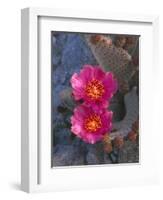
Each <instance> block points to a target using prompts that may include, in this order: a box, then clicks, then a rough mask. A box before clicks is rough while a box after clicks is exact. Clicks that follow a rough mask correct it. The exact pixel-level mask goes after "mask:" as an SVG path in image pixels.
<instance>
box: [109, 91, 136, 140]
mask: <svg viewBox="0 0 163 200" xmlns="http://www.w3.org/2000/svg"><path fill="white" fill-rule="evenodd" d="M136 90H137V89H136V87H134V88H133V89H132V90H131V91H130V92H129V93H127V94H126V95H125V97H124V101H125V108H126V115H125V117H124V119H123V120H122V121H120V122H116V123H114V124H113V130H115V131H113V132H112V133H111V134H110V137H111V139H114V138H116V137H119V136H122V137H126V136H127V135H128V134H129V133H130V132H131V131H132V128H133V124H134V123H135V122H136V121H137V120H138V117H139V100H138V95H137V92H136Z"/></svg>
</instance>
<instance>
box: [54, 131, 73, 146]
mask: <svg viewBox="0 0 163 200" xmlns="http://www.w3.org/2000/svg"><path fill="white" fill-rule="evenodd" d="M53 134H54V136H55V137H54V144H64V145H67V144H69V145H70V144H71V143H72V140H71V132H70V130H69V129H68V128H58V129H56V130H54V133H53Z"/></svg>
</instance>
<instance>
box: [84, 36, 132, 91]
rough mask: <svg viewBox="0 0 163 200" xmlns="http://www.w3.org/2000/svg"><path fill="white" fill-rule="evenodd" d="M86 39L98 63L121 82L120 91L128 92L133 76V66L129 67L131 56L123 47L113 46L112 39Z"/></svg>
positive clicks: (99, 37) (95, 37)
mask: <svg viewBox="0 0 163 200" xmlns="http://www.w3.org/2000/svg"><path fill="white" fill-rule="evenodd" d="M85 39H86V41H87V44H88V46H89V47H90V48H91V50H92V53H93V55H94V56H95V58H96V60H97V61H98V63H99V64H100V65H101V66H102V67H104V69H105V70H106V71H112V72H113V73H114V74H115V76H116V78H117V79H118V81H119V87H120V88H119V89H120V90H124V88H125V89H126V90H128V81H129V80H130V78H131V76H132V75H133V69H132V67H131V66H132V65H131V66H130V65H128V64H129V63H130V62H131V60H132V58H131V55H130V54H129V53H128V52H127V51H126V50H125V49H123V48H122V47H121V46H120V47H117V46H115V45H114V44H113V42H112V40H111V38H109V37H105V36H103V35H86V36H85Z"/></svg>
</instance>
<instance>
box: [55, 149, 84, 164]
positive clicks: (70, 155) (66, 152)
mask: <svg viewBox="0 0 163 200" xmlns="http://www.w3.org/2000/svg"><path fill="white" fill-rule="evenodd" d="M83 164H84V157H83V154H82V153H81V152H80V149H79V147H78V148H77V147H76V146H73V145H56V147H55V148H54V153H53V166H54V167H55V166H72V165H83Z"/></svg>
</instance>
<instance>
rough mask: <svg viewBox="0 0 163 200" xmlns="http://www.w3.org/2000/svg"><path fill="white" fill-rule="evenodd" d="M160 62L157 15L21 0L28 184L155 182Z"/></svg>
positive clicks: (34, 187)
mask: <svg viewBox="0 0 163 200" xmlns="http://www.w3.org/2000/svg"><path fill="white" fill-rule="evenodd" d="M83 13H84V14H83ZM157 62H158V17H157V16H137V15H125V14H123V15H119V14H115V13H112V14H111V13H104V12H96V13H93V12H82V11H74V10H72V11H65V10H53V9H44V8H26V9H23V10H22V151H21V152H22V154H21V155H22V156H21V159H22V161H21V163H22V174H21V177H22V190H24V191H26V192H37V191H47V190H49V191H59V190H70V189H86V188H90V189H91V188H107V187H113V186H123V185H124V186H125V185H141V184H153V183H157V182H158V156H157V152H156V149H157V144H156V143H154V142H153V138H154V137H156V135H157V134H158V133H157V131H155V130H156V129H157V127H156V119H155V115H154V113H155V110H154V107H153V106H152V105H153V104H154V102H155V101H156V97H158V95H157V89H156V88H157V68H158V63H157ZM151 93H152V95H151Z"/></svg>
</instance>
